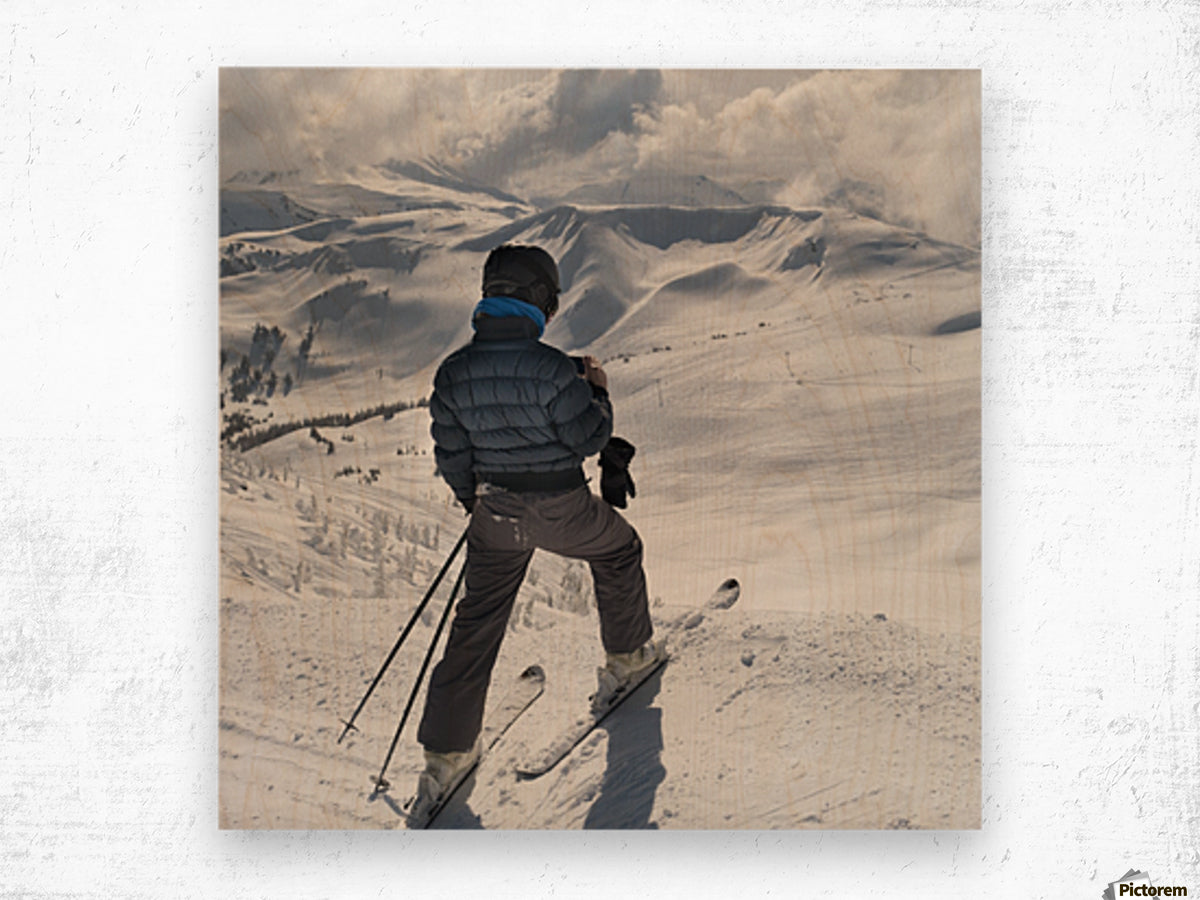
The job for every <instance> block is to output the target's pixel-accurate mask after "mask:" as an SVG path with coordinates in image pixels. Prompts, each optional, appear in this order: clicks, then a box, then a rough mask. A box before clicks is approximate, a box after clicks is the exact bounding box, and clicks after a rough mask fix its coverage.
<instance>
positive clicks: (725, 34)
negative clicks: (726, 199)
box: [0, 2, 1200, 897]
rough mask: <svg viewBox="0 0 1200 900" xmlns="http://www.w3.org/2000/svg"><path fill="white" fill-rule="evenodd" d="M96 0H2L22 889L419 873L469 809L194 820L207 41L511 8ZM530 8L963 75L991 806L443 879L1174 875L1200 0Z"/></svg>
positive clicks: (434, 878)
mask: <svg viewBox="0 0 1200 900" xmlns="http://www.w3.org/2000/svg"><path fill="white" fill-rule="evenodd" d="M125 12H126V13H127V14H126V15H123V16H108V15H105V16H97V15H95V14H94V13H92V12H91V11H86V10H78V9H70V8H67V7H45V8H37V9H34V8H32V7H31V6H30V5H28V4H25V5H18V6H17V7H13V8H11V9H9V10H6V13H5V24H6V26H7V27H6V28H4V29H3V34H4V35H5V51H4V54H5V59H6V61H7V62H8V67H7V69H6V76H5V77H4V78H3V79H0V91H3V93H4V103H3V110H4V112H3V116H4V121H5V128H4V129H3V130H2V132H0V142H2V143H0V148H2V159H3V160H4V163H3V164H4V166H5V167H6V168H5V172H6V175H7V177H6V179H5V181H4V183H5V187H4V190H3V193H2V194H0V197H2V198H3V200H2V201H0V202H3V203H4V205H5V210H6V218H5V221H6V222H8V223H10V224H9V227H8V229H7V230H6V241H5V242H4V243H3V247H2V249H0V254H2V258H3V260H4V270H5V273H6V275H8V276H9V283H10V284H11V285H12V286H13V288H14V289H13V290H11V291H10V301H11V302H10V303H8V304H6V323H7V332H6V333H7V336H8V339H7V340H6V341H5V353H4V354H3V358H2V361H0V365H2V366H3V367H4V369H3V371H4V372H5V374H6V375H8V376H9V377H8V378H7V379H6V380H7V382H8V383H9V385H10V386H11V388H10V391H9V393H8V395H7V397H6V407H7V409H6V411H7V412H8V416H7V421H8V423H9V426H10V427H9V429H8V430H7V431H6V432H5V435H4V437H3V444H4V448H5V458H6V460H7V463H6V466H5V467H4V469H3V471H2V472H0V496H3V498H4V501H5V509H6V517H5V524H4V531H3V534H4V537H5V545H6V547H7V548H8V549H9V551H10V552H8V553H6V554H5V555H4V558H3V561H0V588H2V593H3V595H4V597H5V603H4V605H3V613H2V616H3V619H2V621H3V623H4V634H5V654H4V657H3V663H0V670H2V671H3V673H4V675H5V682H6V688H5V695H4V696H5V701H6V706H7V708H9V709H15V710H17V712H16V713H15V715H13V716H11V717H10V720H9V721H10V723H11V724H10V728H9V730H8V731H7V732H6V739H5V740H4V741H3V742H2V743H0V772H2V773H3V774H2V775H0V809H2V810H3V820H4V832H5V841H4V842H3V848H2V849H0V870H3V872H4V875H5V877H4V881H5V884H6V886H9V887H10V889H13V890H17V891H19V892H21V893H22V894H23V895H25V896H32V897H50V896H60V895H63V894H65V893H73V894H74V895H76V896H114V895H122V896H138V895H145V894H149V893H151V888H150V887H149V885H151V884H156V885H157V886H158V887H156V888H155V889H154V891H155V892H160V891H161V890H163V889H165V890H167V891H170V892H173V893H176V894H179V895H186V896H214V897H215V896H227V895H228V891H229V886H230V885H236V886H237V889H238V890H240V891H242V892H244V893H247V894H250V893H262V894H271V893H281V892H287V893H288V894H289V895H292V896H328V895H337V896H375V895H378V893H379V892H380V891H386V890H392V889H394V887H395V883H396V879H397V872H398V870H399V869H402V870H403V878H404V881H405V884H406V885H408V886H419V887H426V888H431V887H433V886H436V885H439V884H442V883H443V882H442V878H443V876H444V873H445V870H446V866H445V863H446V860H447V859H448V858H450V857H452V856H454V855H455V854H456V853H458V852H460V851H462V850H464V849H465V848H467V847H468V846H469V845H470V844H471V843H472V842H468V841H464V840H454V839H453V838H452V836H451V837H447V836H440V838H441V840H442V841H443V842H442V843H439V844H438V845H437V847H436V849H437V852H431V846H432V845H431V844H429V843H418V842H417V841H411V840H410V841H406V840H403V839H393V838H389V839H382V838H381V836H378V835H372V834H362V835H349V836H348V835H345V834H341V833H327V834H319V833H317V834H291V833H272V834H245V835H242V834H218V833H217V832H216V831H215V825H216V820H217V804H216V800H215V798H216V796H217V774H216V767H215V766H214V764H213V761H214V760H215V759H216V755H217V751H218V736H217V734H216V731H215V729H214V728H213V725H212V723H213V722H215V721H216V718H217V712H218V701H217V692H216V672H217V666H218V661H217V657H218V639H217V634H218V627H217V620H218V616H217V611H216V609H215V608H214V604H213V596H214V594H215V593H216V592H217V578H216V568H217V565H218V550H217V531H218V526H217V521H218V508H217V498H216V496H214V495H215V492H214V489H213V485H214V484H216V483H217V479H218V474H217V473H218V460H217V453H216V450H215V448H214V440H213V437H214V432H215V428H214V427H213V423H214V421H215V420H216V415H217V411H216V404H215V400H214V399H213V396H212V372H213V368H214V367H213V362H212V358H213V353H214V347H215V344H216V342H215V340H214V335H215V331H216V328H217V312H216V309H215V302H214V299H215V297H216V294H217V285H216V280H217V279H216V272H215V271H214V267H213V265H212V254H211V247H212V241H213V236H214V235H215V234H216V232H217V204H216V202H215V197H214V187H213V186H214V184H215V182H216V177H217V172H216V169H217V164H216V143H217V110H216V106H215V104H214V100H215V98H216V96H217V77H216V71H215V66H216V65H217V64H241V63H247V64H248V63H251V62H262V61H272V62H281V63H284V64H289V65H291V64H295V65H310V64H325V65H340V64H344V63H346V62H347V61H348V60H351V61H353V62H355V63H358V64H377V65H391V64H396V63H398V62H403V63H404V64H411V65H465V64H478V63H481V62H482V63H491V64H507V63H510V62H511V60H512V53H511V51H510V49H509V48H510V47H511V46H516V45H518V44H520V43H521V41H523V40H524V39H525V38H526V37H527V34H528V27H527V23H526V22H524V21H518V20H516V19H513V20H502V21H497V20H496V19H495V18H494V17H492V16H490V15H488V14H487V10H484V9H483V8H482V7H481V5H478V4H476V5H471V4H466V5H462V6H461V8H458V9H456V10H455V11H453V12H451V11H447V10H444V9H440V8H437V9H435V8H432V7H421V8H400V7H388V8H386V9H381V8H378V7H375V6H371V7H370V8H368V7H367V6H365V5H362V6H355V5H353V4H352V5H351V6H349V7H347V8H346V14H345V15H344V16H343V17H342V18H340V19H338V20H336V21H331V20H329V18H328V17H325V18H322V19H320V21H321V27H320V28H319V29H318V28H314V27H313V22H314V18H315V11H314V16H304V15H297V7H296V6H295V5H294V4H287V5H284V4H270V3H268V4H263V5H259V6H257V7H255V8H253V9H251V8H248V7H245V6H239V7H236V8H234V7H233V6H230V5H209V6H204V7H198V8H196V9H189V10H183V9H173V10H171V11H169V12H164V11H161V10H157V9H151V8H150V7H148V6H146V5H145V4H137V3H135V4H133V5H132V6H127V7H126V9H125ZM534 12H535V13H538V12H540V13H542V15H541V16H540V19H539V21H540V23H541V27H542V28H543V29H544V32H545V35H546V41H545V46H546V47H548V48H553V47H558V46H561V47H562V49H561V50H553V49H546V50H545V51H544V54H539V56H541V58H542V59H546V60H547V61H550V62H554V63H556V64H557V63H559V62H567V63H569V64H577V65H586V64H603V65H614V64H626V65H633V64H646V65H651V66H658V65H680V66H683V65H690V66H697V65H699V66H709V65H713V66H716V65H735V66H768V67H784V66H793V65H796V64H797V63H802V64H805V65H808V64H817V63H819V64H823V65H834V66H848V67H854V66H877V65H880V64H883V65H898V66H900V65H910V66H929V65H936V66H968V67H975V66H977V67H980V68H981V69H982V70H983V72H984V88H983V90H984V107H983V150H984V169H983V171H984V191H983V195H984V207H983V236H984V254H983V256H984V260H985V268H984V273H983V292H984V308H985V309H986V311H987V315H986V328H985V329H984V332H983V341H982V357H983V406H982V417H983V446H982V457H983V510H984V514H983V533H982V546H983V549H984V554H983V564H982V584H983V595H984V605H983V610H984V615H985V618H984V620H983V623H982V634H983V648H984V659H985V660H986V664H985V667H984V671H983V688H984V697H983V709H984V723H983V736H984V740H983V763H984V766H983V797H984V802H983V830H982V831H981V832H979V833H975V834H958V833H956V834H924V835H920V834H904V835H898V834H895V833H889V834H865V833H858V832H834V833H820V834H818V833H812V832H804V831H797V832H784V833H781V834H779V835H772V836H771V837H770V838H769V839H764V838H763V836H761V835H758V834H755V833H750V832H732V833H728V834H726V833H720V832H715V833H699V834H697V833H688V834H682V833H675V834H671V835H659V836H657V837H656V838H654V839H646V840H638V841H631V840H628V838H627V837H626V836H624V835H619V834H614V835H609V834H589V835H586V836H569V837H570V838H571V839H570V840H560V841H551V842H550V843H549V844H548V841H547V836H546V835H544V834H535V835H493V836H490V838H491V839H490V840H489V841H487V842H486V847H484V848H481V847H480V845H479V844H478V843H474V846H473V849H474V850H475V851H477V852H478V854H479V855H478V859H479V863H480V864H479V865H478V866H477V867H476V868H474V869H473V870H471V871H466V872H462V873H461V874H460V875H459V877H458V879H457V882H456V885H457V887H459V888H460V889H461V890H463V891H480V892H482V891H484V890H486V891H488V892H489V894H492V895H497V896H517V895H520V896H529V894H530V893H534V894H549V893H551V892H552V891H556V890H557V891H559V892H561V891H562V890H563V889H564V886H569V887H570V888H571V889H573V890H577V891H579V892H581V893H582V892H588V891H591V890H593V889H594V890H597V891H599V890H605V891H610V890H613V889H626V888H629V889H632V888H633V887H634V886H635V885H645V884H647V883H649V884H655V885H660V886H665V885H671V886H674V887H683V888H686V889H689V890H691V891H692V892H694V893H696V894H697V895H699V896H706V895H710V894H715V893H723V894H724V893H729V892H731V891H733V890H737V891H741V892H758V893H766V892H768V891H775V892H780V891H789V890H795V889H796V887H797V885H801V886H803V888H804V889H805V890H807V891H808V892H810V893H816V894H827V895H838V896H845V895H854V896H889V897H930V896H935V897H960V896H963V895H964V894H965V893H975V894H980V895H984V896H990V895H998V894H1001V893H1004V892H1019V893H1031V894H1035V895H1039V896H1040V895H1046V896H1050V895H1057V894H1063V895H1070V896H1078V895H1094V894H1099V893H1100V891H1102V890H1103V889H1104V887H1105V885H1107V883H1108V882H1109V881H1111V880H1112V879H1113V878H1115V877H1116V876H1118V875H1119V874H1121V873H1122V872H1125V871H1127V870H1128V869H1130V868H1133V867H1137V868H1141V869H1145V870H1148V871H1149V872H1150V874H1151V876H1152V877H1153V878H1154V881H1155V883H1156V884H1170V883H1178V884H1187V885H1189V886H1191V887H1195V886H1197V885H1198V884H1200V877H1198V867H1200V858H1198V857H1197V853H1196V847H1197V846H1200V832H1198V831H1197V822H1200V809H1198V808H1197V805H1196V804H1197V799H1196V798H1197V792H1196V791H1195V790H1194V785H1195V783H1196V773H1197V771H1200V751H1198V750H1197V747H1198V746H1200V740H1197V734H1198V733H1200V719H1198V715H1200V713H1198V712H1197V703H1198V702H1200V698H1198V697H1197V693H1196V690H1197V689H1196V685H1197V684H1198V683H1200V662H1198V660H1200V610H1198V609H1197V606H1196V604H1195V602H1194V598H1195V596H1196V594H1197V590H1198V589H1200V571H1198V569H1197V566H1196V554H1195V547H1196V545H1197V530H1198V528H1200V508H1198V504H1200V499H1198V495H1197V491H1196V487H1195V485H1196V473H1197V465H1198V461H1197V421H1196V410H1197V403H1196V384H1197V380H1196V377H1197V355H1196V347H1197V335H1196V315H1195V309H1196V303H1197V297H1196V287H1195V286H1196V284H1197V283H1200V279H1198V276H1200V251H1198V249H1197V248H1198V247H1200V240H1197V237H1198V235H1197V222H1196V218H1195V213H1194V210H1195V209H1196V208H1197V199H1198V198H1197V180H1196V175H1195V173H1194V171H1193V167H1192V162H1191V161H1192V160H1194V159H1196V158H1197V156H1198V155H1200V153H1198V151H1200V147H1198V146H1197V142H1198V141H1197V133H1196V127H1195V126H1196V111H1195V104H1194V102H1193V94H1194V85H1195V82H1196V78H1197V58H1196V51H1195V47H1196V45H1197V41H1198V40H1200V26H1198V23H1197V18H1196V11H1195V9H1194V7H1193V6H1191V5H1188V4H1166V5H1163V4H1157V3H1150V2H1124V3H1117V4H1097V3H1082V4H1077V5H1074V6H1071V7H1069V8H1057V7H1056V8H1053V9H1052V8H1050V7H1048V6H1040V7H1039V6H1030V5H1028V4H1026V5H1023V6H1017V5H1011V4H1010V5H1006V6H1001V7H989V8H983V7H980V6H969V5H968V6H964V5H957V6H955V5H947V4H944V3H931V2H914V3H908V4H902V5H886V6H881V5H879V4H872V3H852V4H850V5H849V6H846V5H845V4H838V5H836V6H835V5H817V6H813V5H811V4H810V5H809V6H808V7H806V9H805V11H804V14H803V17H802V19H800V20H797V19H796V18H795V17H794V16H793V15H792V14H791V13H790V12H789V11H784V10H781V9H778V8H777V7H775V6H774V5H768V4H749V5H747V4H744V3H742V4H730V3H726V4H717V5H709V6H706V7H704V8H703V9H697V10H693V11H692V12H691V14H690V15H689V16H688V21H687V23H686V36H685V37H679V36H678V35H679V29H680V23H679V16H678V11H677V8H676V7H675V6H673V5H670V4H667V5H663V6H655V5H651V4H644V3H642V4H637V5H636V7H634V6H633V5H627V6H621V5H618V6H617V7H616V8H613V9H611V11H610V12H609V13H606V14H605V15H604V16H595V17H590V16H589V15H588V14H587V13H586V12H579V13H565V12H563V11H562V10H561V9H558V8H555V9H550V8H549V7H548V6H541V7H535V8H534ZM632 18H636V19H637V21H638V22H639V27H638V28H637V29H630V28H629V24H628V23H629V21H630V20H631V19H632ZM667 34H670V35H672V36H673V37H672V39H671V40H669V41H667V40H664V39H663V37H662V36H663V35H667ZM410 38H411V40H410ZM150 76H153V77H150ZM18 297H20V298H24V299H27V300H29V301H30V302H16V300H15V299H14V298H18ZM14 336H17V337H15V338H14ZM131 385H136V386H137V388H136V389H132V388H131ZM352 619H353V617H351V620H352ZM434 837H435V839H437V838H438V837H439V836H434ZM547 846H550V847H551V850H552V851H553V852H547ZM618 852H619V853H620V856H621V859H622V861H623V865H622V868H621V869H620V870H619V871H614V870H613V869H612V868H611V866H608V865H606V862H607V861H608V860H610V859H611V858H612V857H613V855H614V854H616V853H618ZM1089 892H1094V893H1093V894H1089Z"/></svg>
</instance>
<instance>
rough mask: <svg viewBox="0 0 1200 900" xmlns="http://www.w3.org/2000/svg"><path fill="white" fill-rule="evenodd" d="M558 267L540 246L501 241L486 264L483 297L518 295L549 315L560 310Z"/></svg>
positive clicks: (518, 297)
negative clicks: (503, 242)
mask: <svg viewBox="0 0 1200 900" xmlns="http://www.w3.org/2000/svg"><path fill="white" fill-rule="evenodd" d="M561 290H562V288H561V286H560V285H559V281H558V266H557V265H555V263H554V257H552V256H551V255H550V254H549V253H547V252H546V251H545V250H543V249H542V248H541V247H534V246H530V245H526V244H502V245H501V246H499V247H497V248H496V249H495V250H493V251H492V252H491V253H489V254H488V258H487V261H486V262H485V263H484V264H483V296H485V297H515V298H516V299H518V300H524V301H525V302H526V303H532V304H533V305H534V306H536V307H537V308H538V309H540V310H541V311H542V312H544V313H545V314H546V315H548V316H551V315H554V313H556V312H558V295H559V293H560V291H561Z"/></svg>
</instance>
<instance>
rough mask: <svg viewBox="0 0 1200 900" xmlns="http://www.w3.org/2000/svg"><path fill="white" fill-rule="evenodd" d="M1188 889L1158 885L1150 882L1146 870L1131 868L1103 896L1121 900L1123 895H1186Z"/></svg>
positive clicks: (1112, 899) (1109, 899)
mask: <svg viewBox="0 0 1200 900" xmlns="http://www.w3.org/2000/svg"><path fill="white" fill-rule="evenodd" d="M1187 895H1188V889H1187V888H1185V887H1178V886H1171V887H1166V886H1162V887H1160V886H1157V885H1154V884H1151V883H1150V876H1149V875H1148V874H1147V873H1146V872H1139V871H1138V870H1137V869H1130V870H1129V871H1128V872H1126V873H1125V874H1124V875H1122V876H1121V877H1120V878H1118V879H1117V880H1116V881H1114V882H1112V883H1111V884H1109V886H1108V890H1106V891H1105V892H1104V893H1103V894H1101V896H1102V897H1103V898H1104V900H1121V898H1122V897H1186V896H1187Z"/></svg>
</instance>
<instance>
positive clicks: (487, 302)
mask: <svg viewBox="0 0 1200 900" xmlns="http://www.w3.org/2000/svg"><path fill="white" fill-rule="evenodd" d="M481 313H482V314H483V315H485V316H491V317H492V318H494V319H504V318H508V317H510V316H525V317H526V318H527V319H532V320H533V321H534V322H535V323H536V324H537V327H538V337H541V336H542V335H543V334H544V333H545V331H546V314H545V313H544V312H542V311H541V310H540V309H538V308H537V307H536V306H534V305H533V304H532V303H526V302H525V301H524V300H518V299H516V298H515V297H484V298H483V299H482V300H480V301H479V303H478V305H477V306H476V307H475V311H474V312H473V313H472V314H471V326H472V327H474V326H475V317H476V316H478V315H480V314H481Z"/></svg>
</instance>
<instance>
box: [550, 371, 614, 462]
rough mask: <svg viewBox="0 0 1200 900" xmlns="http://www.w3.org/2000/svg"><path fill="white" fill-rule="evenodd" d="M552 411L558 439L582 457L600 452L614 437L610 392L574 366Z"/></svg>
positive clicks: (553, 403)
mask: <svg viewBox="0 0 1200 900" xmlns="http://www.w3.org/2000/svg"><path fill="white" fill-rule="evenodd" d="M549 412H550V419H551V421H552V422H553V424H554V429H555V432H556V434H557V435H558V439H559V440H560V441H562V443H563V444H565V445H566V446H567V447H569V448H570V449H571V450H573V451H574V452H575V453H578V454H579V455H580V456H582V457H588V456H591V455H593V454H595V453H599V452H600V451H601V450H603V449H604V445H605V444H607V443H608V439H609V438H610V437H611V436H612V429H613V414H612V403H611V401H610V400H609V398H608V391H606V390H605V389H604V388H602V387H596V386H595V385H592V384H590V383H589V382H587V381H585V380H584V379H582V378H580V377H579V376H578V375H576V374H575V373H574V370H573V369H572V371H571V374H570V376H569V378H568V379H566V381H565V382H564V384H563V386H562V389H561V390H560V391H559V393H558V396H556V397H555V398H554V400H553V401H552V402H551V403H550V409H549Z"/></svg>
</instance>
